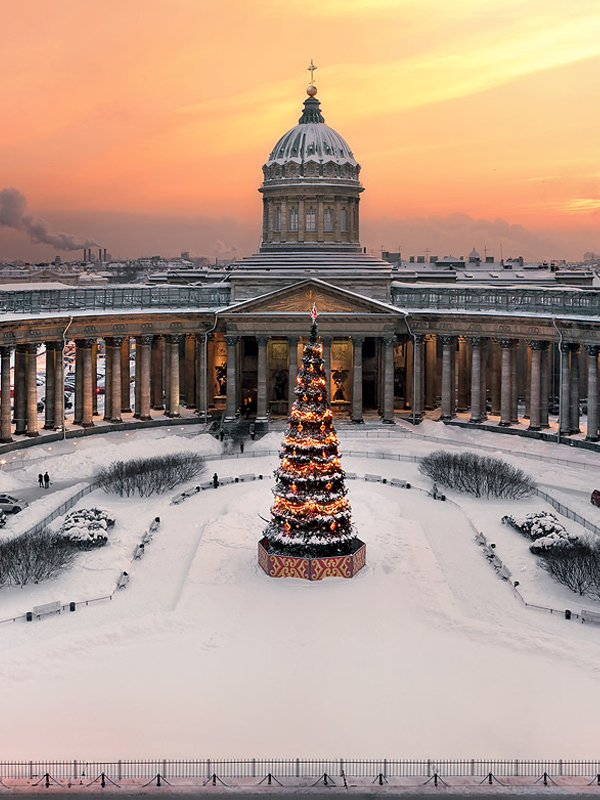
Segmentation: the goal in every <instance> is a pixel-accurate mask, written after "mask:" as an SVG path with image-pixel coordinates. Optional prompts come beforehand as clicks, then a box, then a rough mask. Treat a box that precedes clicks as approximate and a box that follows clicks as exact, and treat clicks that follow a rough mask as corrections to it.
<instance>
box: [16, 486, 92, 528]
mask: <svg viewBox="0 0 600 800" xmlns="http://www.w3.org/2000/svg"><path fill="white" fill-rule="evenodd" d="M96 488H97V485H96V484H95V483H90V484H88V485H87V486H84V487H83V489H80V490H79V491H78V492H77V493H76V494H74V495H73V496H72V497H69V499H68V500H65V501H64V503H61V504H60V505H59V506H58V508H55V509H54V511H52V512H50V514H48V515H47V516H45V517H44V519H42V520H40V522H38V523H37V524H36V525H34V526H33V527H32V528H29V530H28V531H26V532H25V534H23V535H29V534H34V533H39V531H41V530H43V529H44V528H45V527H46V526H47V525H49V524H50V523H51V522H52V520H55V519H56V518H57V517H60V516H61V515H62V514H66V512H67V511H68V510H69V509H70V508H73V506H74V505H75V503H76V502H77V501H78V500H81V498H82V497H85V495H86V494H89V493H90V492H93V491H94V489H96Z"/></svg>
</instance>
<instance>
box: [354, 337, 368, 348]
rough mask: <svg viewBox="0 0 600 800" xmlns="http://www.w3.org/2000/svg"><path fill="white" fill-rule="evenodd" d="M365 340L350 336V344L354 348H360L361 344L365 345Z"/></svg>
mask: <svg viewBox="0 0 600 800" xmlns="http://www.w3.org/2000/svg"><path fill="white" fill-rule="evenodd" d="M365 339H366V337H365V336H352V342H353V344H354V347H362V346H363V344H364V343H365Z"/></svg>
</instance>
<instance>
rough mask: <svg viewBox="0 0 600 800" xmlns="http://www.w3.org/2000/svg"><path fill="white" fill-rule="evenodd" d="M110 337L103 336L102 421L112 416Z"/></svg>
mask: <svg viewBox="0 0 600 800" xmlns="http://www.w3.org/2000/svg"><path fill="white" fill-rule="evenodd" d="M110 341H111V340H110V339H108V338H106V337H104V421H105V422H110V418H111V417H112V401H111V398H112V366H113V361H112V348H111V346H110Z"/></svg>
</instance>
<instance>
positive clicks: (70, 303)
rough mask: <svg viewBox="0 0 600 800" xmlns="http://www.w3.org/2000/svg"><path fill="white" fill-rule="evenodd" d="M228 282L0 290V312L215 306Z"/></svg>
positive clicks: (224, 300) (224, 297)
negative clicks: (191, 284)
mask: <svg viewBox="0 0 600 800" xmlns="http://www.w3.org/2000/svg"><path fill="white" fill-rule="evenodd" d="M229 298H230V287H229V285H228V284H214V285H207V286H169V287H167V286H152V287H149V286H107V287H102V288H92V287H88V288H85V289H79V288H73V289H24V290H18V291H10V290H8V291H1V292H0V314H2V313H4V314H42V313H46V312H57V311H58V312H60V311H64V312H65V313H68V314H71V313H73V312H74V311H113V310H114V311H124V310H130V309H137V308H139V309H148V310H153V309H157V310H160V309H176V308H194V309H199V308H211V309H214V308H219V307H221V308H222V307H224V306H227V305H229V302H230V301H229Z"/></svg>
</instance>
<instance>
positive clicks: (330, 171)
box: [325, 164, 333, 175]
mask: <svg viewBox="0 0 600 800" xmlns="http://www.w3.org/2000/svg"><path fill="white" fill-rule="evenodd" d="M325 174H326V175H333V167H332V166H331V164H328V165H327V166H326V167H325Z"/></svg>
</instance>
